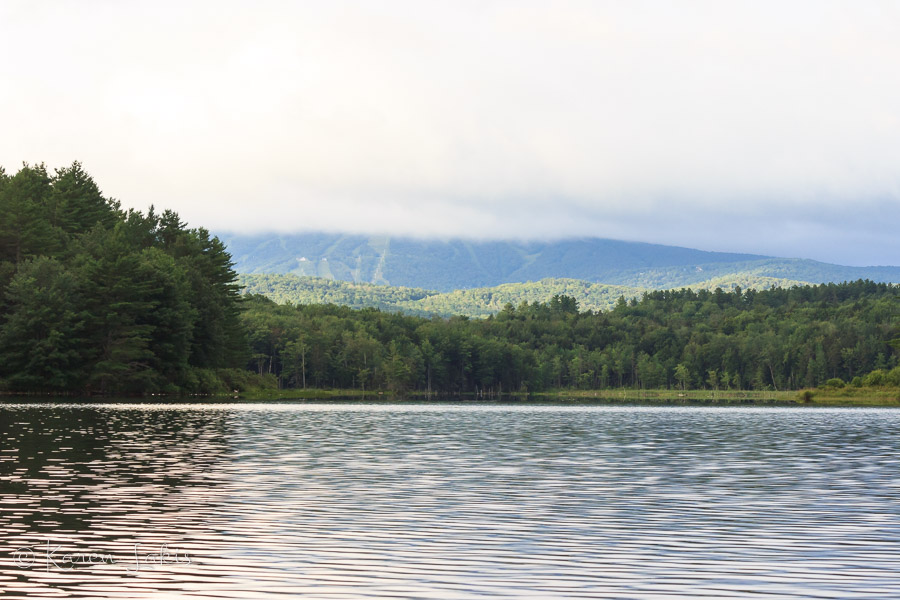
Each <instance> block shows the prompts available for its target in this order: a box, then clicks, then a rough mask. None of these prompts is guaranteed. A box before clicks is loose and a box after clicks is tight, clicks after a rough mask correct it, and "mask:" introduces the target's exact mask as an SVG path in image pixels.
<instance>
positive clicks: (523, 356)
mask: <svg viewBox="0 0 900 600" xmlns="http://www.w3.org/2000/svg"><path fill="white" fill-rule="evenodd" d="M428 298H432V296H429V297H428ZM245 306H246V310H245V312H244V314H243V320H244V323H245V325H246V327H247V331H248V337H249V339H250V343H251V347H252V353H253V359H252V360H251V362H250V365H249V367H250V368H251V369H253V370H254V371H256V372H257V373H259V374H271V375H273V376H275V377H277V378H278V380H279V382H280V385H282V386H286V387H291V386H294V387H303V386H305V385H309V386H315V387H337V388H345V389H350V388H355V389H373V388H379V389H389V390H395V391H398V392H403V391H412V390H420V391H426V390H431V391H440V392H449V393H456V392H475V393H488V394H489V393H500V392H508V391H524V390H530V391H539V390H545V389H548V388H571V389H598V388H605V387H633V388H660V387H669V388H678V389H684V390H688V389H721V388H722V387H725V388H729V389H735V388H736V389H748V388H749V389H757V390H773V389H777V390H791V389H800V388H802V387H814V386H818V385H822V384H825V383H826V380H828V378H831V379H837V380H839V381H841V382H843V380H841V379H838V378H846V379H848V380H849V379H852V378H853V377H854V376H860V377H863V375H862V373H866V372H869V371H871V370H872V369H873V368H874V366H875V365H877V364H880V363H883V362H887V363H889V365H890V366H891V367H892V369H894V370H892V371H890V373H894V371H895V370H896V371H897V378H898V379H900V367H896V365H897V356H896V354H891V353H892V348H891V346H890V345H889V343H888V342H889V341H890V340H892V339H894V338H895V337H896V336H897V330H898V327H900V323H898V316H900V313H898V308H900V305H898V288H897V287H896V286H893V285H889V284H876V283H873V282H869V281H858V282H854V283H845V284H826V285H819V286H806V287H795V288H791V289H781V288H774V289H771V290H766V291H756V290H747V291H742V290H734V291H732V292H725V291H722V290H716V291H713V292H708V291H706V290H699V291H694V290H691V289H683V290H677V291H676V290H672V291H655V292H646V293H644V294H643V296H642V297H641V298H640V299H639V300H635V301H633V302H625V301H621V302H616V303H615V307H614V308H613V309H612V310H607V311H600V312H595V311H590V310H587V311H579V309H578V302H577V300H576V299H575V298H572V297H570V296H562V295H556V296H555V297H551V298H549V299H548V300H547V301H544V302H534V303H529V302H522V303H521V304H519V305H518V306H513V305H512V304H511V303H508V304H506V305H505V306H504V307H503V308H502V309H501V310H500V311H499V312H498V313H496V315H490V316H488V317H486V318H484V319H469V318H466V317H464V316H456V317H451V318H448V319H444V318H437V317H432V318H424V317H419V316H414V315H404V314H396V313H392V312H384V311H380V310H376V309H372V308H364V309H359V310H354V309H351V308H349V307H342V306H335V305H278V304H276V303H274V302H272V301H271V300H268V299H267V298H265V297H263V296H260V295H252V296H249V297H248V299H247V301H246V303H245ZM888 355H890V358H889V359H888V358H886V357H887V356H888ZM883 377H885V378H886V377H887V376H883Z"/></svg>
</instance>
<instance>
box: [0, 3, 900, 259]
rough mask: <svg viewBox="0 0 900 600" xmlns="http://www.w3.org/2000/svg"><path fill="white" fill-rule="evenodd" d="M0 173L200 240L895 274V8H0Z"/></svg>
mask: <svg viewBox="0 0 900 600" xmlns="http://www.w3.org/2000/svg"><path fill="white" fill-rule="evenodd" d="M0 56H2V62H0V165H3V166H5V167H6V169H7V171H15V170H16V169H17V168H18V166H19V165H21V163H22V162H23V161H28V162H46V163H47V165H48V166H50V167H58V166H63V165H67V164H69V163H71V162H72V161H73V160H79V161H81V162H82V163H83V165H84V168H85V169H86V170H87V171H88V172H89V173H91V174H92V175H93V176H94V178H95V179H96V180H97V182H98V183H99V184H100V186H101V188H103V190H104V192H105V193H106V194H108V195H111V196H113V197H116V198H118V199H119V200H121V201H122V203H123V204H124V205H125V206H128V207H135V208H140V209H146V208H147V207H148V206H149V205H150V204H151V203H152V204H155V205H156V206H157V207H161V208H172V209H174V210H176V211H178V212H179V213H180V214H181V215H182V217H183V218H185V219H186V220H187V221H188V222H189V223H191V224H192V225H202V226H205V227H207V228H209V229H212V230H214V231H215V230H218V231H224V230H235V231H248V232H249V231H262V230H278V231H302V230H310V229H314V230H329V231H348V232H387V233H394V234H412V235H418V236H442V237H447V236H475V237H488V238H510V237H518V238H548V237H553V238H558V237H568V236H584V235H591V236H601V237H611V238H618V239H630V240H640V241H650V242H658V243H665V244H678V245H682V246H689V247H695V248H703V249H709V250H729V251H747V252H757V253H764V254H773V255H782V256H802V257H809V258H817V259H820V260H826V261H830V262H839V263H843V264H894V265H896V264H900V232H898V225H900V2H877V1H866V2H858V1H852V2H827V1H824V0H811V1H808V2H804V1H795V2H791V1H788V0H778V1H773V2H765V1H760V0H753V1H748V2H740V1H737V0H730V1H728V2H722V1H721V0H713V1H709V2H692V1H688V0H680V1H678V2H643V1H636V0H628V1H622V2H600V1H585V2H569V1H561V0H553V1H549V0H548V1H545V2H527V1H523V0H514V1H509V2H492V1H489V0H476V1H471V2H469V1H465V0H452V1H448V2H430V1H428V0H413V1H409V2H402V1H397V2H393V1H385V0H379V1H370V2H341V1H336V0H328V1H327V2H312V1H310V2H300V1H292V2H259V1H257V2H244V3H235V2H223V1H218V0H217V1H210V2H185V1H179V2H160V1H158V0H157V1H154V2H121V1H119V0H114V1H109V2H100V1H95V2H87V1H85V2H47V1H44V2H31V1H27V2H17V1H14V0H3V1H2V2H0Z"/></svg>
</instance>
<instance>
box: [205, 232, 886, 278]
mask: <svg viewBox="0 0 900 600" xmlns="http://www.w3.org/2000/svg"><path fill="white" fill-rule="evenodd" d="M220 236H221V238H222V240H223V241H224V242H225V244H226V245H227V247H228V250H229V252H230V253H231V254H232V257H233V260H234V262H235V269H236V270H237V271H238V272H241V273H292V274H295V275H300V276H312V277H324V278H326V279H336V280H342V281H351V282H359V283H377V284H390V285H399V286H407V287H413V288H425V289H429V290H437V291H441V292H448V291H452V290H455V289H463V288H475V287H481V286H496V285H499V284H503V283H516V282H525V281H538V280H541V279H546V278H560V277H562V278H570V279H578V280H584V281H589V282H594V283H604V284H614V285H624V286H631V287H636V288H655V289H666V288H675V287H681V286H687V285H695V284H700V283H703V282H708V281H710V280H715V279H719V278H723V277H724V278H728V280H729V281H743V282H753V281H762V282H763V284H764V285H768V283H767V282H766V280H768V279H778V280H790V281H795V282H808V283H824V282H840V281H849V280H857V279H871V280H873V281H879V282H900V267H896V266H895V267H850V266H841V265H833V264H827V263H822V262H817V261H812V260H803V259H784V258H776V257H767V256H760V255H751V254H733V253H725V252H705V251H701V250H694V249H690V248H681V247H674V246H663V245H659V244H644V243H637V242H623V241H617V240H608V239H600V238H582V239H572V240H564V241H559V242H508V241H471V240H463V239H452V240H420V239H415V238H403V237H390V236H362V235H342V234H329V233H307V234H285V235H274V234H261V235H240V234H229V233H220ZM723 285H725V284H723ZM743 285H744V287H746V286H747V283H743ZM726 287H727V286H726Z"/></svg>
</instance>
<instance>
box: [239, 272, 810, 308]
mask: <svg viewBox="0 0 900 600" xmlns="http://www.w3.org/2000/svg"><path fill="white" fill-rule="evenodd" d="M238 283H239V284H240V285H242V286H244V288H245V289H244V293H246V294H261V295H263V296H266V297H268V298H270V299H271V300H274V301H275V302H277V303H279V304H339V305H343V306H349V307H351V308H365V307H374V308H380V309H382V310H390V311H403V312H405V313H408V314H416V315H431V314H434V315H441V316H452V315H466V316H469V317H486V316H487V315H490V314H495V313H497V312H499V311H500V310H501V309H502V308H503V307H504V305H506V304H512V305H514V306H518V305H519V304H521V303H522V302H528V303H529V304H533V303H535V302H548V301H549V300H550V299H552V298H553V296H556V295H559V296H570V297H572V298H575V299H576V300H577V301H578V306H579V307H580V308H581V309H582V310H593V311H597V310H603V311H605V310H610V309H611V308H613V307H614V306H615V304H616V302H617V300H618V299H619V298H620V297H625V298H626V299H631V298H636V297H639V296H640V295H641V294H643V292H644V290H642V289H639V288H632V287H627V286H619V285H606V284H599V283H590V282H587V281H579V280H576V279H542V280H540V281H536V282H530V281H529V282H527V283H505V284H501V285H499V286H495V287H485V288H474V289H465V290H454V291H452V292H444V293H441V292H435V291H431V290H423V289H419V288H406V287H394V286H387V285H376V284H371V283H350V282H346V281H335V280H330V279H325V278H322V277H299V276H297V275H293V274H287V275H277V274H250V275H247V274H244V275H240V276H239V278H238ZM801 283H802V282H797V281H790V280H786V279H774V278H755V279H751V278H727V277H723V278H717V279H711V280H708V281H705V282H702V283H698V284H695V285H693V286H691V287H692V288H693V289H696V290H701V289H705V290H708V291H712V290H714V289H715V288H717V287H721V288H722V289H724V290H731V289H733V288H734V287H735V286H740V287H742V288H744V289H748V288H751V287H752V288H755V289H770V288H773V287H791V286H793V285H798V284H801Z"/></svg>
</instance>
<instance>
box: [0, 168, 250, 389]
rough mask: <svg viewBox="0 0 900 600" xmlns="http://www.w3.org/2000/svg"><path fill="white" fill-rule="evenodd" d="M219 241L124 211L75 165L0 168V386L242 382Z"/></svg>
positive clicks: (230, 280)
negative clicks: (15, 169) (53, 168)
mask: <svg viewBox="0 0 900 600" xmlns="http://www.w3.org/2000/svg"><path fill="white" fill-rule="evenodd" d="M239 296H240V294H239V288H238V286H237V285H236V284H235V274H234V272H233V270H232V269H231V261H230V256H229V254H228V253H227V252H226V250H225V247H224V245H223V244H222V243H221V242H220V241H219V240H218V239H217V238H215V237H213V236H210V234H209V232H208V231H206V230H204V229H189V228H187V227H186V226H185V225H184V223H182V222H181V221H180V220H179V218H178V216H177V215H176V214H175V213H173V212H171V211H165V212H163V213H162V214H156V213H155V212H154V210H153V209H152V208H151V209H150V210H149V212H148V213H147V214H146V215H145V214H142V213H140V212H138V211H134V210H127V211H126V210H122V208H121V206H120V204H119V203H118V202H116V201H114V200H111V199H109V198H105V197H104V196H103V194H102V193H101V191H100V189H99V188H98V186H97V184H96V183H95V182H94V180H93V179H92V178H91V177H90V176H89V175H88V174H87V173H86V172H85V171H84V170H83V168H82V167H81V165H80V164H79V163H77V162H76V163H74V164H72V165H71V166H69V167H67V168H63V169H57V170H56V171H55V172H53V173H50V172H48V170H47V168H46V167H45V166H44V165H43V164H41V165H27V164H26V165H24V166H23V167H22V168H21V169H20V170H19V171H18V172H17V173H16V174H14V175H8V174H7V173H6V172H5V171H4V170H2V169H0V385H2V386H4V387H5V388H8V389H10V390H20V391H21V390H26V391H27V390H30V391H57V392H81V393H103V394H108V393H149V392H171V393H175V392H182V391H185V392H201V391H204V390H210V389H222V388H224V387H226V386H230V385H232V381H230V379H232V378H236V379H238V380H241V381H243V380H245V379H246V373H247V372H246V371H245V370H244V369H243V367H244V366H245V363H246V340H245V335H244V330H243V324H242V321H241V317H240V304H239Z"/></svg>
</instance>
